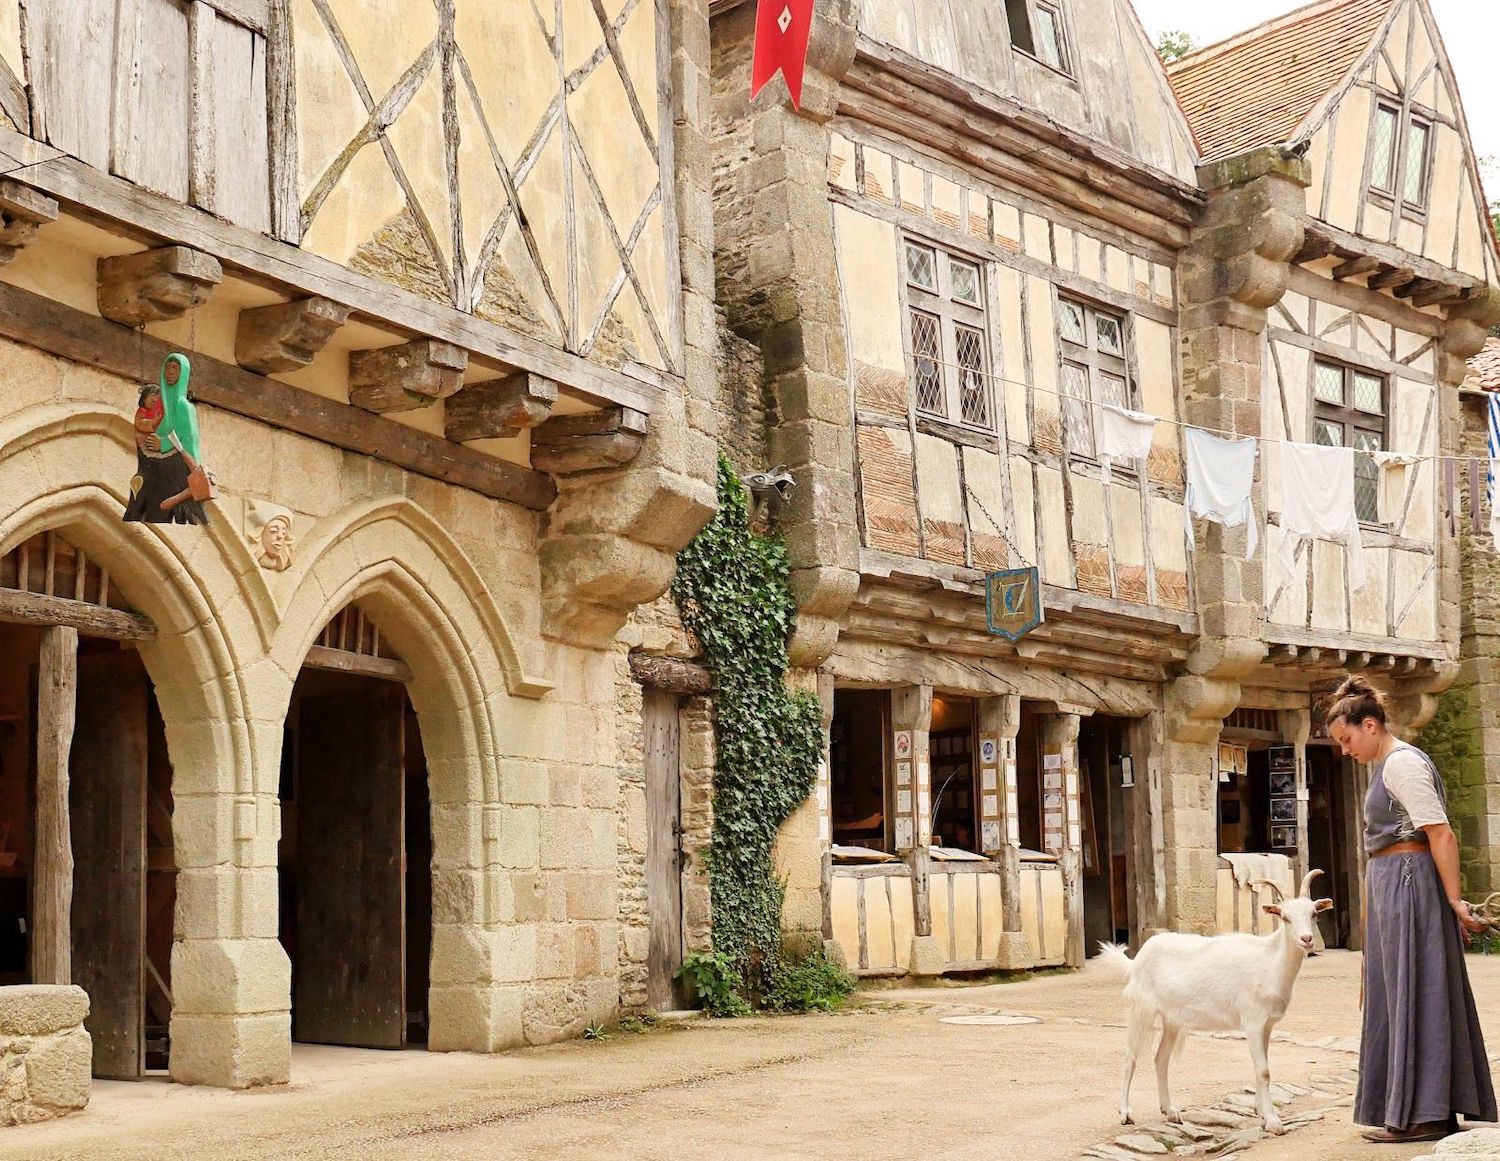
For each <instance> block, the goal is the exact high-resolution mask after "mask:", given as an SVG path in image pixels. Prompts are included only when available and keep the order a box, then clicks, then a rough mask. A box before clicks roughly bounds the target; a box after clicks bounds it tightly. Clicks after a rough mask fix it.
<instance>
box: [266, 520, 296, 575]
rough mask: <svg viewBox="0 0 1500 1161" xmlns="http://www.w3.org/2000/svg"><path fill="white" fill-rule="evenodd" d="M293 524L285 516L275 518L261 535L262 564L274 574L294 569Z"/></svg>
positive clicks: (269, 521) (267, 524)
mask: <svg viewBox="0 0 1500 1161" xmlns="http://www.w3.org/2000/svg"><path fill="white" fill-rule="evenodd" d="M292 543H293V542H292V522H291V521H290V520H288V519H287V518H286V517H285V516H273V517H271V519H270V520H268V521H266V526H265V527H264V528H263V529H261V533H260V552H261V555H260V564H261V567H263V568H268V569H270V570H271V571H272V572H285V571H286V570H287V569H289V568H291V567H292Z"/></svg>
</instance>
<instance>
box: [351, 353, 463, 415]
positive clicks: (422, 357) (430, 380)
mask: <svg viewBox="0 0 1500 1161" xmlns="http://www.w3.org/2000/svg"><path fill="white" fill-rule="evenodd" d="M468 366H469V355H468V352H466V351H465V350H464V349H463V348H462V347H455V346H454V345H453V344H452V343H444V342H439V341H438V340H437V339H416V340H414V341H412V342H410V343H403V344H401V345H400V346H395V347H379V348H377V349H375V350H370V351H350V352H349V402H350V403H352V404H354V406H356V407H363V408H364V409H365V410H366V411H374V412H377V413H380V412H387V411H413V410H415V409H417V408H419V407H431V406H432V405H433V404H434V403H436V402H437V401H438V400H439V399H447V398H448V397H449V396H450V395H453V394H455V393H456V392H457V391H458V389H459V388H460V387H462V386H463V382H464V371H465V370H467V369H468Z"/></svg>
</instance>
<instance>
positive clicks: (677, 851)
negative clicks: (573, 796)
mask: <svg viewBox="0 0 1500 1161" xmlns="http://www.w3.org/2000/svg"><path fill="white" fill-rule="evenodd" d="M641 718H642V725H643V728H644V732H645V741H646V817H647V819H648V820H649V822H648V825H649V831H648V835H647V840H646V913H647V915H648V917H649V921H650V927H651V940H650V945H649V949H648V951H647V959H646V968H647V976H646V1001H647V1003H649V1004H650V1005H651V1007H653V1008H655V1009H656V1010H657V1011H659V1012H664V1011H668V1010H672V1009H676V1008H679V1007H681V1006H682V984H681V981H680V980H678V979H677V969H678V968H680V967H681V966H682V784H681V782H680V772H679V771H680V759H679V746H678V726H677V698H676V697H675V696H673V695H672V694H669V693H663V692H661V691H660V690H654V689H647V690H646V691H645V699H644V702H643V704H642V707H641Z"/></svg>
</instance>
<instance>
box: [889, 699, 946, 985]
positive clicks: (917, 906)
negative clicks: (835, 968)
mask: <svg viewBox="0 0 1500 1161" xmlns="http://www.w3.org/2000/svg"><path fill="white" fill-rule="evenodd" d="M931 726H932V686H930V685H908V686H902V687H901V688H899V689H893V690H892V691H891V756H892V763H893V766H894V770H893V775H894V777H893V779H892V782H893V784H894V786H895V803H894V809H893V810H892V817H893V818H894V819H895V835H896V853H897V854H898V855H900V856H901V858H902V859H903V860H904V861H905V862H906V864H907V866H909V867H910V868H911V885H912V904H913V907H912V909H913V915H914V924H915V929H916V935H915V937H914V938H913V939H912V952H911V967H910V969H909V970H910V972H911V974H912V975H914V976H936V975H941V974H942V972H943V966H944V964H945V962H946V959H947V957H946V955H945V953H944V951H943V949H942V948H941V947H940V946H939V945H938V942H937V940H935V939H934V938H933V936H932V896H931V893H930V890H929V862H928V847H929V846H930V845H931V842H932V768H931V765H930V758H929V753H930V751H929V743H928V731H929V730H930V729H931Z"/></svg>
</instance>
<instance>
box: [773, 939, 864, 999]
mask: <svg viewBox="0 0 1500 1161" xmlns="http://www.w3.org/2000/svg"><path fill="white" fill-rule="evenodd" d="M853 991H854V977H853V976H851V975H850V974H849V973H848V972H846V971H845V970H844V969H843V968H841V967H840V966H839V965H838V964H836V963H835V962H834V961H833V960H831V959H829V958H828V955H827V953H826V952H825V951H824V950H823V949H822V947H817V948H814V949H813V950H812V951H810V952H808V953H806V954H805V955H802V956H800V957H798V956H795V955H792V954H789V953H787V952H785V951H784V952H783V953H782V956H781V965H780V968H779V970H778V971H777V973H776V975H775V977H774V978H773V979H772V981H771V990H770V991H769V992H767V993H766V1007H767V1008H770V1009H772V1010H773V1011H777V1012H836V1011H838V1010H839V1009H840V1008H841V1007H843V1005H844V1001H845V1000H846V999H848V998H849V995H850V993H852V992H853Z"/></svg>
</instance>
